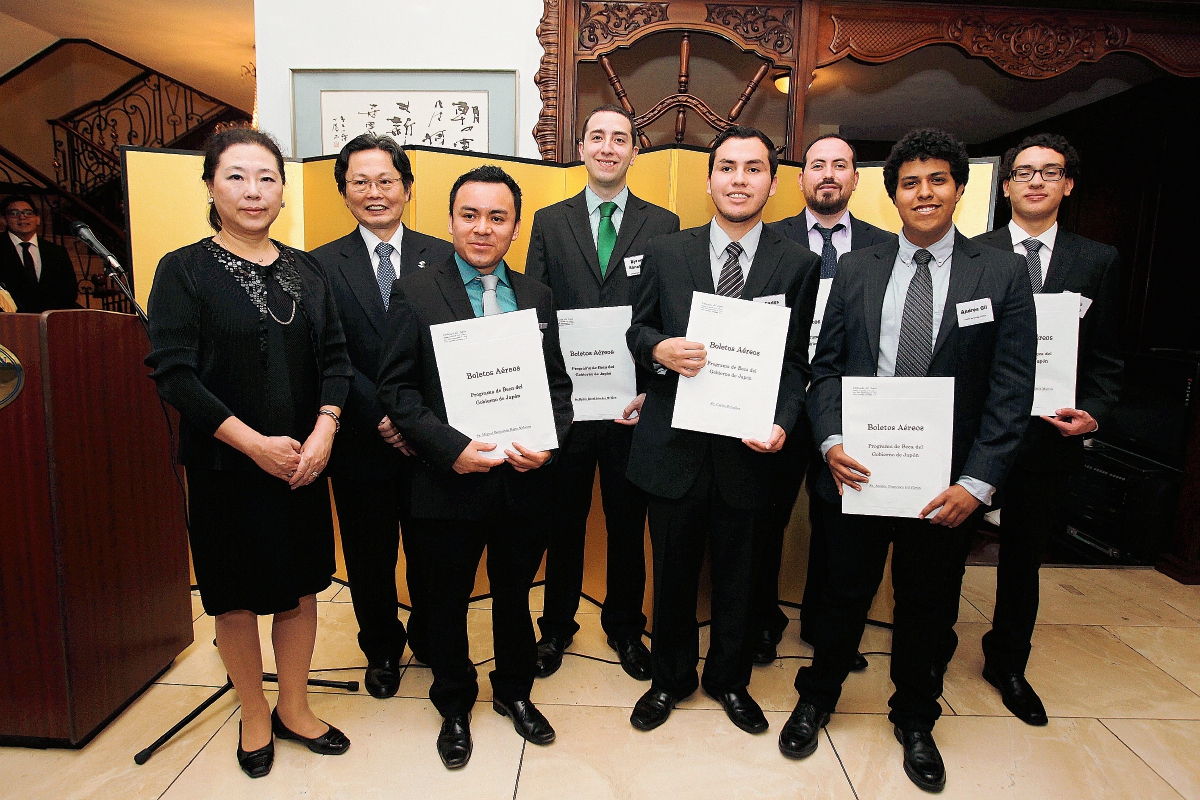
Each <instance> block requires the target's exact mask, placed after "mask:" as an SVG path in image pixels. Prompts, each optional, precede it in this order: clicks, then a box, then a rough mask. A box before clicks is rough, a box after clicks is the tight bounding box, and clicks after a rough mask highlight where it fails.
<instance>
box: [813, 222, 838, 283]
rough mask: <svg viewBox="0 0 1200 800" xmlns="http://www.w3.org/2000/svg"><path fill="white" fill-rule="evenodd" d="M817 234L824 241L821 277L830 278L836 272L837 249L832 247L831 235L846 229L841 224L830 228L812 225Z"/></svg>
mask: <svg viewBox="0 0 1200 800" xmlns="http://www.w3.org/2000/svg"><path fill="white" fill-rule="evenodd" d="M813 227H815V228H816V229H817V233H819V234H821V238H822V239H824V240H825V244H823V245H822V246H821V277H822V278H832V277H833V276H834V273H836V272H837V258H838V257H837V248H836V247H834V246H833V235H834V234H835V233H837V232H838V231H842V230H845V229H846V226H845V225H843V224H842V223H840V222H839V223H838V224H837V225H834V226H833V227H832V228H825V227H822V226H821V225H814V226H813Z"/></svg>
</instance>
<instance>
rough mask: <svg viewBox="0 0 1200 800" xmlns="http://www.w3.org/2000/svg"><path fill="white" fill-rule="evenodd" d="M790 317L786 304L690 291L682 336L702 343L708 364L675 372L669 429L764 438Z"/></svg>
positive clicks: (768, 429)
mask: <svg viewBox="0 0 1200 800" xmlns="http://www.w3.org/2000/svg"><path fill="white" fill-rule="evenodd" d="M790 317H791V311H790V310H788V308H787V306H774V305H769V304H767V303H755V302H752V301H750V300H739V299H736V298H733V297H721V296H720V295H715V294H705V293H703V292H693V293H692V310H691V316H690V317H689V318H688V328H687V339H688V341H692V342H701V343H702V344H703V345H704V347H705V349H706V350H707V351H708V363H707V364H705V366H704V369H702V370H700V372H699V373H698V374H697V375H696V376H694V377H691V378H685V377H683V376H680V378H679V388H678V389H677V390H676V392H675V414H674V417H672V419H671V425H672V427H675V428H686V429H687V430H692V431H701V432H703V433H716V434H719V435H721V436H732V437H734V438H737V439H757V440H759V441H766V440H767V439H768V438H770V436H771V426H772V425H773V424H774V422H775V402H776V400H777V399H778V396H779V376H780V373H781V372H782V371H783V350H784V347H785V346H786V344H787V333H788V320H789V319H790Z"/></svg>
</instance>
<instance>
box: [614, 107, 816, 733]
mask: <svg viewBox="0 0 1200 800" xmlns="http://www.w3.org/2000/svg"><path fill="white" fill-rule="evenodd" d="M777 166H778V159H777V156H776V154H775V147H774V145H773V144H772V142H771V140H770V139H769V138H767V137H766V135H764V134H763V133H762V132H760V131H758V130H755V129H753V128H746V127H742V126H733V127H731V128H729V129H727V130H725V131H724V132H723V133H721V134H720V135H718V136H717V138H716V140H715V141H714V143H713V148H712V150H711V151H710V153H709V177H708V187H709V194H711V195H712V199H713V204H714V205H715V206H716V215H715V216H714V217H713V220H712V222H710V223H709V224H707V225H703V226H701V227H698V228H692V229H689V230H686V231H682V232H680V233H677V234H673V235H670V236H663V237H660V238H657V239H655V240H653V241H652V242H650V245H649V247H648V248H647V249H646V254H645V260H644V261H643V262H642V279H641V284H640V286H639V287H638V293H637V299H636V301H635V303H634V309H633V325H632V327H630V329H629V334H628V341H629V349H630V351H631V352H632V353H633V356H634V359H635V360H636V361H637V363H638V364H640V365H641V366H643V367H645V368H646V369H647V370H649V371H651V372H652V373H653V375H652V377H651V379H650V382H649V385H648V386H647V387H646V402H645V404H644V405H643V406H642V414H641V421H640V422H639V423H638V424H637V426H636V427H635V429H634V434H633V447H632V450H631V452H630V455H629V473H628V474H629V479H630V480H632V481H633V482H634V484H636V485H637V486H639V487H641V488H642V489H643V490H645V491H646V492H647V493H648V494H649V502H648V505H649V518H650V540H651V543H652V545H653V549H654V649H653V651H652V653H651V668H652V673H653V674H652V684H651V688H650V690H649V691H648V692H646V693H645V694H644V695H643V696H642V697H641V699H640V700H638V702H637V705H636V706H635V707H634V710H633V714H632V715H631V716H630V722H631V723H632V724H633V726H634V727H635V728H638V729H639V730H650V729H652V728H656V727H658V726H659V725H661V724H662V723H664V722H665V721H666V720H667V717H668V716H669V715H670V713H671V709H672V708H673V707H674V706H675V704H676V703H677V702H679V701H681V700H683V699H684V698H686V697H688V696H689V695H690V694H692V693H693V692H694V691H695V690H696V688H697V685H698V684H702V685H703V688H704V691H705V692H706V693H707V694H709V695H710V696H712V697H713V698H714V699H716V700H717V701H718V702H720V703H721V706H722V707H723V708H724V709H725V713H726V714H727V715H728V716H729V718H730V720H731V721H732V722H733V723H734V724H735V725H737V726H738V727H739V728H741V729H743V730H745V731H747V732H750V733H762V732H763V731H765V730H766V729H767V720H766V718H765V717H764V716H763V713H762V710H761V709H760V708H759V706H758V704H757V703H756V702H755V701H754V699H753V698H752V697H751V696H750V694H749V692H747V690H746V687H747V686H748V685H749V683H750V672H751V669H752V666H751V660H750V652H749V647H748V644H749V636H748V626H749V614H750V611H749V604H750V593H751V585H752V583H753V575H754V572H753V563H754V558H755V552H754V549H755V537H754V522H755V518H756V516H757V515H758V514H759V513H761V512H762V511H763V510H764V509H766V508H767V507H768V506H769V504H770V502H771V480H770V476H771V472H772V470H774V469H777V468H778V456H777V455H776V454H777V453H778V452H779V450H780V449H781V448H782V447H783V444H784V441H785V440H786V438H787V434H788V433H789V432H790V431H791V430H792V428H793V426H794V425H795V424H796V421H797V419H798V417H799V416H800V414H801V413H802V412H803V408H804V394H805V386H806V385H807V383H808V378H809V374H810V373H809V368H808V358H807V356H808V353H807V333H808V325H809V322H810V320H811V315H812V303H811V298H812V297H815V295H816V292H815V287H808V286H806V283H805V282H806V281H815V280H817V278H818V276H819V274H820V273H819V261H817V259H815V258H812V257H811V254H809V253H807V252H805V251H804V250H803V248H801V247H800V246H799V245H797V244H796V243H795V242H792V241H790V240H788V239H787V238H786V237H784V236H782V235H780V234H779V233H777V232H775V231H773V230H771V229H768V228H764V227H763V224H762V209H763V207H764V206H765V205H766V203H767V199H768V198H769V197H770V196H771V195H772V194H774V193H775V186H776V184H775V172H776V168H777ZM809 288H811V291H805V289H809ZM803 298H810V300H809V301H808V302H807V307H805V306H806V303H805V302H804V301H803ZM752 301H757V302H752ZM701 334H703V335H701ZM690 382H697V383H695V384H694V385H692V386H689V385H688V384H689V383H690ZM706 544H707V545H708V548H709V552H710V554H711V576H712V627H711V629H710V632H711V644H710V646H709V650H708V657H707V660H706V661H705V665H704V676H703V680H702V681H698V680H697V676H696V665H697V663H698V661H699V656H700V654H699V630H698V626H697V622H696V598H697V592H698V585H699V580H700V570H701V566H702V563H703V560H704V551H705V545H706Z"/></svg>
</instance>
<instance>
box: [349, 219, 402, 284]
mask: <svg viewBox="0 0 1200 800" xmlns="http://www.w3.org/2000/svg"><path fill="white" fill-rule="evenodd" d="M358 232H359V233H360V234H362V237H363V241H364V242H366V243H367V252H368V253H370V254H371V270H372V271H373V272H374V273H375V281H376V283H378V282H379V254H378V253H376V252H375V248H376V247H377V246H378V245H379V243H380V242H382V241H383V239H380V238H379V237H378V236H376V235H375V232H374V231H372V230H370V229H369V228H366V227H364V226H362V225H359V226H358ZM403 241H404V223H403V222H401V223H400V227H399V228H396V232H395V233H393V234H392V238H391V239H388V244H390V245H391V246H392V247H394V248H396V252H394V253H392V256H391V260H392V269H394V270H396V276H397V277H399V275H400V245H401V243H402V242H403Z"/></svg>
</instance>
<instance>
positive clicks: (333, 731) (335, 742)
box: [271, 708, 350, 756]
mask: <svg viewBox="0 0 1200 800" xmlns="http://www.w3.org/2000/svg"><path fill="white" fill-rule="evenodd" d="M321 721H322V722H325V720H321ZM325 724H326V725H329V723H328V722H325ZM271 730H273V731H274V732H275V735H276V736H278V737H279V738H280V739H291V740H292V741H296V742H300V744H302V745H304V746H305V747H307V748H308V749H309V750H312V751H313V752H314V753H320V754H321V755H323V756H340V755H341V754H342V753H344V752H346V751H347V750H349V749H350V740H349V739H348V738H346V734H344V733H342V732H341V731H339V730H338V729H337V728H335V727H333V726H332V725H329V730H327V731H325V733H324V734H323V735H321V736H318V737H317V738H315V739H309V738H308V737H306V736H301V735H300V734H298V733H296V732H295V731H292V730H288V727H287V726H286V725H284V724H283V720H281V719H280V718H279V709H278V708H277V709H275V710H274V711H272V712H271Z"/></svg>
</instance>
